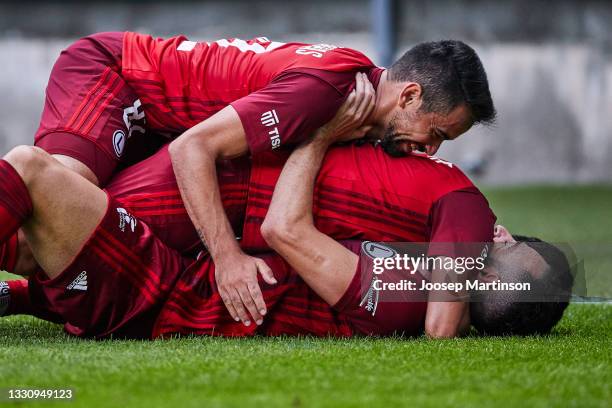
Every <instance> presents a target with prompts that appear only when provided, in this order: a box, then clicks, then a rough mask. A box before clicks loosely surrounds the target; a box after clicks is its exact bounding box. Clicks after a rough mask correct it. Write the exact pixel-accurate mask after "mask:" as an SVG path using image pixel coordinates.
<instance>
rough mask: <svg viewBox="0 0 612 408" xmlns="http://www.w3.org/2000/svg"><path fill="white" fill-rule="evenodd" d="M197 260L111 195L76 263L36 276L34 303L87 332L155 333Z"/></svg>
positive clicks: (74, 331)
mask: <svg viewBox="0 0 612 408" xmlns="http://www.w3.org/2000/svg"><path fill="white" fill-rule="evenodd" d="M191 262H192V260H189V259H187V258H184V257H182V256H181V255H180V254H179V253H178V252H176V251H174V250H172V249H169V248H168V247H167V246H166V245H164V244H163V243H162V242H161V241H160V240H159V239H158V238H157V237H156V236H155V235H154V234H153V232H152V231H151V229H150V228H149V226H148V225H147V224H146V223H144V222H142V221H141V220H139V219H137V218H135V217H133V216H132V215H131V214H129V213H127V212H125V210H123V208H122V207H121V205H119V204H118V203H117V202H116V201H115V200H114V199H112V198H110V197H109V203H108V209H107V212H106V214H105V216H104V218H103V219H102V221H101V222H100V224H99V225H98V227H97V228H96V230H95V231H94V233H93V234H92V236H91V237H90V238H89V239H88V241H87V242H86V243H85V245H84V246H83V248H82V249H81V251H80V252H79V254H78V255H77V256H76V258H75V259H74V260H73V261H72V263H71V264H70V265H69V266H68V267H67V268H66V269H65V270H64V271H63V272H62V273H61V274H60V275H59V276H58V277H56V278H55V279H48V278H47V277H46V275H44V273H42V272H41V273H37V274H36V275H34V276H33V277H32V278H31V279H30V295H31V298H32V300H33V302H34V303H36V304H38V305H47V308H48V309H50V311H52V312H53V313H54V314H56V315H58V316H60V317H61V318H62V319H63V320H64V322H66V324H65V328H66V331H67V332H69V333H70V334H73V335H76V336H81V337H96V338H104V337H108V336H110V335H113V337H127V338H150V337H151V334H152V329H153V324H154V322H155V319H156V318H157V316H158V314H159V310H160V309H161V306H162V305H163V303H164V302H165V301H166V299H167V297H168V295H169V293H170V290H171V289H172V288H173V287H174V285H175V283H176V281H177V280H178V278H179V277H180V276H181V273H182V272H183V270H184V269H185V268H186V267H187V266H188V265H189V263H191Z"/></svg>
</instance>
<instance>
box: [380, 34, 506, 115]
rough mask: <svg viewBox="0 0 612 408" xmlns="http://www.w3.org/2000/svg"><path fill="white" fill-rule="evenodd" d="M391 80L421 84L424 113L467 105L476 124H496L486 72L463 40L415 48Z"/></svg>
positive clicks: (393, 70) (395, 67) (393, 68)
mask: <svg viewBox="0 0 612 408" xmlns="http://www.w3.org/2000/svg"><path fill="white" fill-rule="evenodd" d="M389 79H390V80H392V81H397V82H406V81H411V82H416V83H418V84H419V85H420V86H421V90H422V95H423V96H422V97H423V107H422V109H423V110H424V111H425V112H437V113H444V114H446V113H449V112H450V111H451V110H453V109H455V108H456V107H457V106H459V105H460V104H463V103H465V104H466V105H467V106H468V108H469V109H470V111H471V114H472V120H473V122H474V124H477V123H481V124H491V123H493V122H494V121H495V116H496V112H495V106H494V105H493V99H492V98H491V92H490V91H489V82H488V80H487V74H486V72H485V69H484V67H483V66H482V62H481V61H480V58H478V55H477V54H476V51H474V49H473V48H472V47H470V46H469V45H467V44H465V43H463V42H461V41H454V40H444V41H435V42H425V43H421V44H418V45H415V46H414V47H412V48H411V49H410V50H408V51H407V52H406V53H405V54H404V55H402V57H401V58H400V59H399V60H397V61H396V62H395V63H394V64H393V65H392V66H391V68H390V69H389Z"/></svg>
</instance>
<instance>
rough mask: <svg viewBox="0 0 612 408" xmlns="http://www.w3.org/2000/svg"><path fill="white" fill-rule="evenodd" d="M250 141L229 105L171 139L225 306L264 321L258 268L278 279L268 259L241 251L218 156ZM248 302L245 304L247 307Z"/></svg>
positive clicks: (238, 315)
mask: <svg viewBox="0 0 612 408" xmlns="http://www.w3.org/2000/svg"><path fill="white" fill-rule="evenodd" d="M247 150H248V148H247V142H246V137H245V134H244V130H243V128H242V123H241V121H240V118H239V117H238V114H237V113H236V111H235V110H234V108H232V107H231V106H228V107H226V108H224V109H223V110H221V111H220V112H218V113H217V114H215V115H213V116H212V117H211V118H209V119H207V120H205V121H204V122H201V123H199V124H198V125H196V126H194V127H193V128H191V129H189V130H187V131H186V132H185V133H183V134H182V135H181V136H180V137H179V138H177V139H176V140H175V141H173V142H172V143H171V144H170V157H171V159H172V167H173V169H174V174H175V175H176V181H177V183H178V186H179V189H180V191H181V196H182V198H183V201H184V202H185V207H186V209H187V212H188V213H189V217H190V218H191V221H192V222H193V225H194V226H195V228H196V231H198V234H199V236H200V238H201V239H202V241H203V242H204V244H205V245H206V247H207V248H208V252H209V253H210V255H211V256H212V258H213V259H214V260H215V265H216V272H215V279H216V281H217V286H218V288H219V293H220V295H221V298H222V299H223V302H224V303H225V306H226V307H227V309H228V311H229V312H230V314H231V315H232V317H233V318H234V319H235V320H236V321H238V320H241V321H242V322H243V323H244V324H246V325H247V326H248V325H250V324H251V319H250V318H249V315H248V314H247V310H248V313H249V314H250V315H251V316H252V317H253V319H254V320H255V322H257V323H260V322H261V320H262V317H263V315H264V314H265V313H266V304H265V302H264V300H263V296H262V294H261V289H260V288H259V284H258V282H257V273H258V272H259V273H261V275H262V277H263V278H264V280H265V281H266V282H268V283H270V284H274V283H276V281H275V280H274V277H273V275H272V271H271V270H270V268H269V267H268V265H266V263H265V262H264V261H263V260H261V259H259V258H254V257H251V256H248V255H246V254H245V253H243V252H242V250H241V249H240V247H239V246H238V243H237V242H236V238H235V236H234V231H233V230H232V227H231V225H230V222H229V220H228V219H227V216H226V214H225V210H224V209H223V204H222V203H221V193H220V191H219V184H218V182H217V173H216V161H217V160H219V159H230V158H233V157H237V156H241V155H243V154H245V153H246V152H247ZM245 307H246V310H245Z"/></svg>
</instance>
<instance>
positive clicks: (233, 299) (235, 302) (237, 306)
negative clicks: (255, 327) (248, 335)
mask: <svg viewBox="0 0 612 408" xmlns="http://www.w3.org/2000/svg"><path fill="white" fill-rule="evenodd" d="M228 292H229V298H230V303H231V304H232V307H233V308H234V310H235V311H236V315H237V316H238V319H239V320H240V321H241V322H242V323H244V325H245V326H250V325H251V320H250V318H249V315H248V314H247V312H246V309H245V308H244V306H243V305H242V298H241V295H240V293H238V290H236V289H235V288H231V289H230V290H229V291H228Z"/></svg>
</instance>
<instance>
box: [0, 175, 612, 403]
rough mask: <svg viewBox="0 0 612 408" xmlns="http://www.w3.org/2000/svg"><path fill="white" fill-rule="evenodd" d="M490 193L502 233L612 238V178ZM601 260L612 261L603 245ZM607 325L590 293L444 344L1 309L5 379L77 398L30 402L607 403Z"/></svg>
mask: <svg viewBox="0 0 612 408" xmlns="http://www.w3.org/2000/svg"><path fill="white" fill-rule="evenodd" d="M487 195H488V197H489V199H490V202H491V205H492V207H493V208H494V209H495V211H496V213H497V214H498V216H499V218H500V222H501V223H504V224H505V225H506V226H508V227H509V228H510V229H511V231H515V232H521V233H523V234H534V235H538V236H541V237H542V238H544V239H547V240H550V241H570V242H586V243H590V242H596V241H597V242H600V241H607V243H608V245H612V233H611V232H610V231H611V230H612V207H611V206H610V203H612V188H609V187H579V188H550V187H547V188H520V189H496V190H490V191H487ZM597 266H598V267H601V269H602V270H604V269H605V270H607V271H608V274H609V273H610V271H611V269H610V268H609V266H610V264H609V263H608V260H607V258H605V256H604V257H603V260H600V261H598V262H597ZM602 282H604V284H605V282H606V281H605V280H603V281H602ZM607 282H608V283H609V280H608V281H607ZM611 334H612V306H609V305H585V304H574V305H571V306H570V308H569V309H568V311H567V312H566V315H565V317H564V318H563V320H562V322H561V324H560V325H559V326H558V327H557V328H556V330H555V332H554V333H553V334H552V335H550V336H545V337H528V338H480V337H469V338H464V339H457V340H441V341H430V340H425V339H423V338H418V339H410V340H406V339H348V340H338V339H312V338H274V339H268V338H253V339H239V340H236V339H218V338H182V339H173V340H164V341H153V342H134V341H103V342H95V341H84V340H79V339H74V338H70V337H67V336H66V335H64V334H63V333H62V331H61V328H60V327H58V326H55V325H52V324H48V323H45V322H41V321H38V320H35V319H32V318H27V317H12V318H8V319H0V389H1V388H7V387H11V388H13V387H30V388H32V387H35V388H73V389H74V392H75V396H74V400H73V401H72V402H57V403H53V402H38V403H35V406H55V405H59V406H74V407H77V406H78V407H106V406H108V407H117V406H120V407H122V408H127V407H149V406H150V407H155V406H174V407H191V406H193V407H203V406H204V407H215V406H219V407H220V406H223V407H225V406H253V405H255V406H279V407H287V406H292V407H309V406H329V407H332V406H334V407H335V406H354V407H364V406H365V407H367V406H400V405H405V406H432V407H433V406H524V407H526V406H541V407H549V406H576V407H583V406H601V407H608V406H610V400H611V398H612V395H611V391H610V383H611V382H612V368H611V365H610V364H611V358H610V354H611V353H610V352H611V350H612V341H611V338H610V337H611ZM2 392H4V393H5V392H6V391H5V390H2ZM1 404H2V402H1V401H0V405H1ZM11 405H12V404H11ZM23 405H27V404H23ZM23 405H20V406H23ZM7 406H10V405H7ZM15 406H17V405H15Z"/></svg>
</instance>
